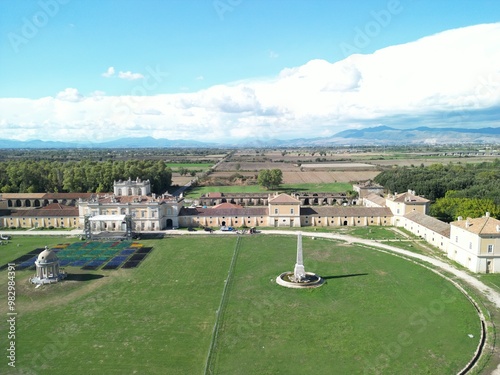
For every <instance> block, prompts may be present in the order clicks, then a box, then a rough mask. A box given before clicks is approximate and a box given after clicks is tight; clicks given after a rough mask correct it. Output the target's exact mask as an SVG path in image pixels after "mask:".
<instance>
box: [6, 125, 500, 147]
mask: <svg viewBox="0 0 500 375" xmlns="http://www.w3.org/2000/svg"><path fill="white" fill-rule="evenodd" d="M459 143H464V144H465V143H477V144H481V143H487V144H492V143H498V144H500V127H499V128H491V127H490V128H480V129H457V128H429V127H425V126H422V127H418V128H414V129H395V128H391V127H388V126H377V127H372V128H364V129H350V130H344V131H341V132H339V133H336V134H334V135H333V136H331V137H323V138H300V139H291V140H280V139H267V140H262V139H258V140H257V139H255V140H252V139H246V140H244V141H241V142H233V143H231V142H230V140H228V141H227V142H224V143H223V142H221V143H207V142H199V141H194V140H169V139H156V138H152V137H141V138H121V139H117V140H114V141H107V142H57V141H39V140H33V141H24V142H23V141H12V140H2V139H0V148H2V149H49V148H60V149H63V148H102V149H106V148H188V147H200V148H216V147H327V146H342V145H352V146H355V145H399V144H401V145H403V144H406V145H410V144H411V145H419V144H420V145H421V144H429V145H432V144H459Z"/></svg>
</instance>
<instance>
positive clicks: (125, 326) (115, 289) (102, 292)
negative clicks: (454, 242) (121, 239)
mask: <svg viewBox="0 0 500 375" xmlns="http://www.w3.org/2000/svg"><path fill="white" fill-rule="evenodd" d="M54 240H56V241H57V239H55V238H54ZM33 241H34V242H33V244H35V243H36V240H35V239H33ZM41 241H43V242H44V244H45V243H46V242H47V240H46V239H45V238H42V239H40V238H39V239H38V242H41ZM59 242H60V241H59ZM64 242H67V241H66V239H64ZM142 243H144V245H145V246H153V247H154V250H153V251H152V252H151V253H150V255H148V257H146V259H145V261H144V262H143V263H142V264H141V265H140V266H139V267H138V268H136V269H128V270H127V269H121V270H116V271H102V270H98V271H82V270H76V269H67V270H68V272H69V273H70V274H71V273H72V274H74V273H78V274H79V277H78V278H77V279H78V280H81V281H64V282H62V283H59V284H56V285H51V286H44V287H41V288H38V289H35V288H34V287H33V286H32V285H30V284H28V283H27V278H28V277H29V276H30V275H31V274H32V271H18V272H17V275H16V281H17V284H16V288H17V290H16V292H17V299H16V308H17V312H18V316H17V325H16V350H17V352H16V354H17V358H16V360H17V362H16V365H17V367H16V371H10V372H9V370H10V368H9V367H8V366H7V364H6V359H4V361H2V363H1V364H0V373H2V374H17V373H21V371H25V373H30V372H29V370H33V372H34V373H36V374H203V373H204V369H205V365H206V359H207V355H208V351H209V348H210V342H211V339H212V331H213V327H214V322H215V318H216V310H217V309H218V308H219V304H220V301H221V296H222V291H223V289H224V283H225V280H226V279H227V278H228V270H229V267H230V264H231V260H232V256H233V252H234V249H235V246H236V243H237V237H236V235H235V236H217V235H206V236H189V237H188V236H182V237H172V238H166V239H164V240H156V241H142ZM27 246H29V245H27ZM36 247H38V245H36ZM303 248H304V259H305V261H304V263H305V267H306V270H311V271H315V272H317V273H318V274H320V275H321V276H324V277H326V278H327V283H326V284H325V285H323V286H322V287H321V288H319V289H315V290H292V289H286V288H283V287H280V286H278V285H277V284H276V283H275V281H274V278H275V277H276V276H277V275H278V274H279V273H281V272H284V271H289V270H293V266H294V263H295V249H296V238H295V237H294V236H290V237H288V236H287V237H284V236H268V235H255V236H247V237H242V238H241V246H240V249H239V256H238V258H237V259H236V263H235V269H234V275H233V278H232V279H231V280H232V282H231V283H230V284H229V286H228V290H227V295H226V298H227V304H226V308H225V309H224V310H223V311H222V314H221V317H222V320H221V322H220V323H221V324H220V330H219V335H218V339H217V340H216V342H215V347H214V351H213V362H211V365H212V366H213V367H212V369H213V370H214V371H213V373H215V374H231V375H233V374H245V375H247V374H248V375H250V374H259V375H260V374H286V373H324V374H330V373H338V374H354V373H363V371H365V370H366V373H384V374H390V373H392V374H401V373H405V374H427V373H440V374H445V373H446V374H447V373H456V372H457V371H458V370H459V369H461V368H462V367H463V366H464V365H465V363H466V362H467V361H468V360H469V359H470V357H471V356H472V354H473V352H474V350H475V348H476V346H477V342H478V337H479V320H478V317H477V314H476V313H475V310H474V308H473V307H472V305H471V304H470V303H469V302H468V300H466V299H465V297H464V296H463V295H462V294H461V293H460V292H458V291H457V290H456V289H455V288H453V287H451V286H450V284H448V283H447V282H446V281H445V280H443V279H441V278H440V277H438V276H437V275H435V274H434V273H432V272H430V271H428V270H426V269H424V268H421V267H419V266H416V265H415V264H413V263H411V262H407V261H405V260H402V259H400V258H397V257H395V256H391V255H388V254H385V253H382V252H377V251H374V250H368V249H364V248H359V247H356V246H349V245H342V244H339V243H338V242H332V241H328V240H321V239H316V240H312V239H310V238H304V239H303ZM26 250H29V249H26ZM12 255H14V254H12ZM8 260H11V259H8ZM6 283H7V274H6V272H5V271H2V272H0V290H1V291H2V292H1V293H2V297H5V290H6V287H5V285H6ZM1 300H2V301H5V300H6V299H5V298H2V299H1ZM6 307H7V306H6V304H5V303H2V305H1V306H0V314H3V316H4V317H5V316H6ZM468 334H473V335H474V338H473V339H471V338H469V337H468V336H467V335H468ZM0 336H1V337H4V338H5V337H6V336H7V333H6V331H5V325H2V326H1V328H0ZM4 358H5V357H4Z"/></svg>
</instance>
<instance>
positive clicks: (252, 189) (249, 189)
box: [185, 182, 352, 199]
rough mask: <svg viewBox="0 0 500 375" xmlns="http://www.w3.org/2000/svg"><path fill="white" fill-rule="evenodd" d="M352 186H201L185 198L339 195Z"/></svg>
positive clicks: (189, 192)
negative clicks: (235, 194)
mask: <svg viewBox="0 0 500 375" xmlns="http://www.w3.org/2000/svg"><path fill="white" fill-rule="evenodd" d="M351 189H352V185H351V184H348V183H344V182H336V183H331V184H293V185H292V184H282V185H281V186H280V187H279V189H276V190H268V189H266V188H263V187H261V186H260V185H243V186H199V187H194V188H192V189H190V190H189V191H187V192H186V194H185V197H186V198H188V199H196V198H199V197H200V196H201V195H203V194H206V193H212V192H221V193H273V192H275V191H278V192H283V193H294V192H311V193H312V192H330V193H332V192H333V193H338V192H345V191H347V190H351Z"/></svg>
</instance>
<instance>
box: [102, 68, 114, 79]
mask: <svg viewBox="0 0 500 375" xmlns="http://www.w3.org/2000/svg"><path fill="white" fill-rule="evenodd" d="M101 75H102V76H103V77H106V78H109V77H113V76H114V75H115V68H113V67H112V66H110V67H109V68H108V70H106V71H105V72H104V73H102V74H101Z"/></svg>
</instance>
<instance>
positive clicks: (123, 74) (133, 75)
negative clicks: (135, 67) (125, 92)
mask: <svg viewBox="0 0 500 375" xmlns="http://www.w3.org/2000/svg"><path fill="white" fill-rule="evenodd" d="M118 78H121V79H127V80H129V81H133V80H136V79H142V78H144V76H143V75H142V74H141V73H132V72H131V71H126V72H119V73H118Z"/></svg>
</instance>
